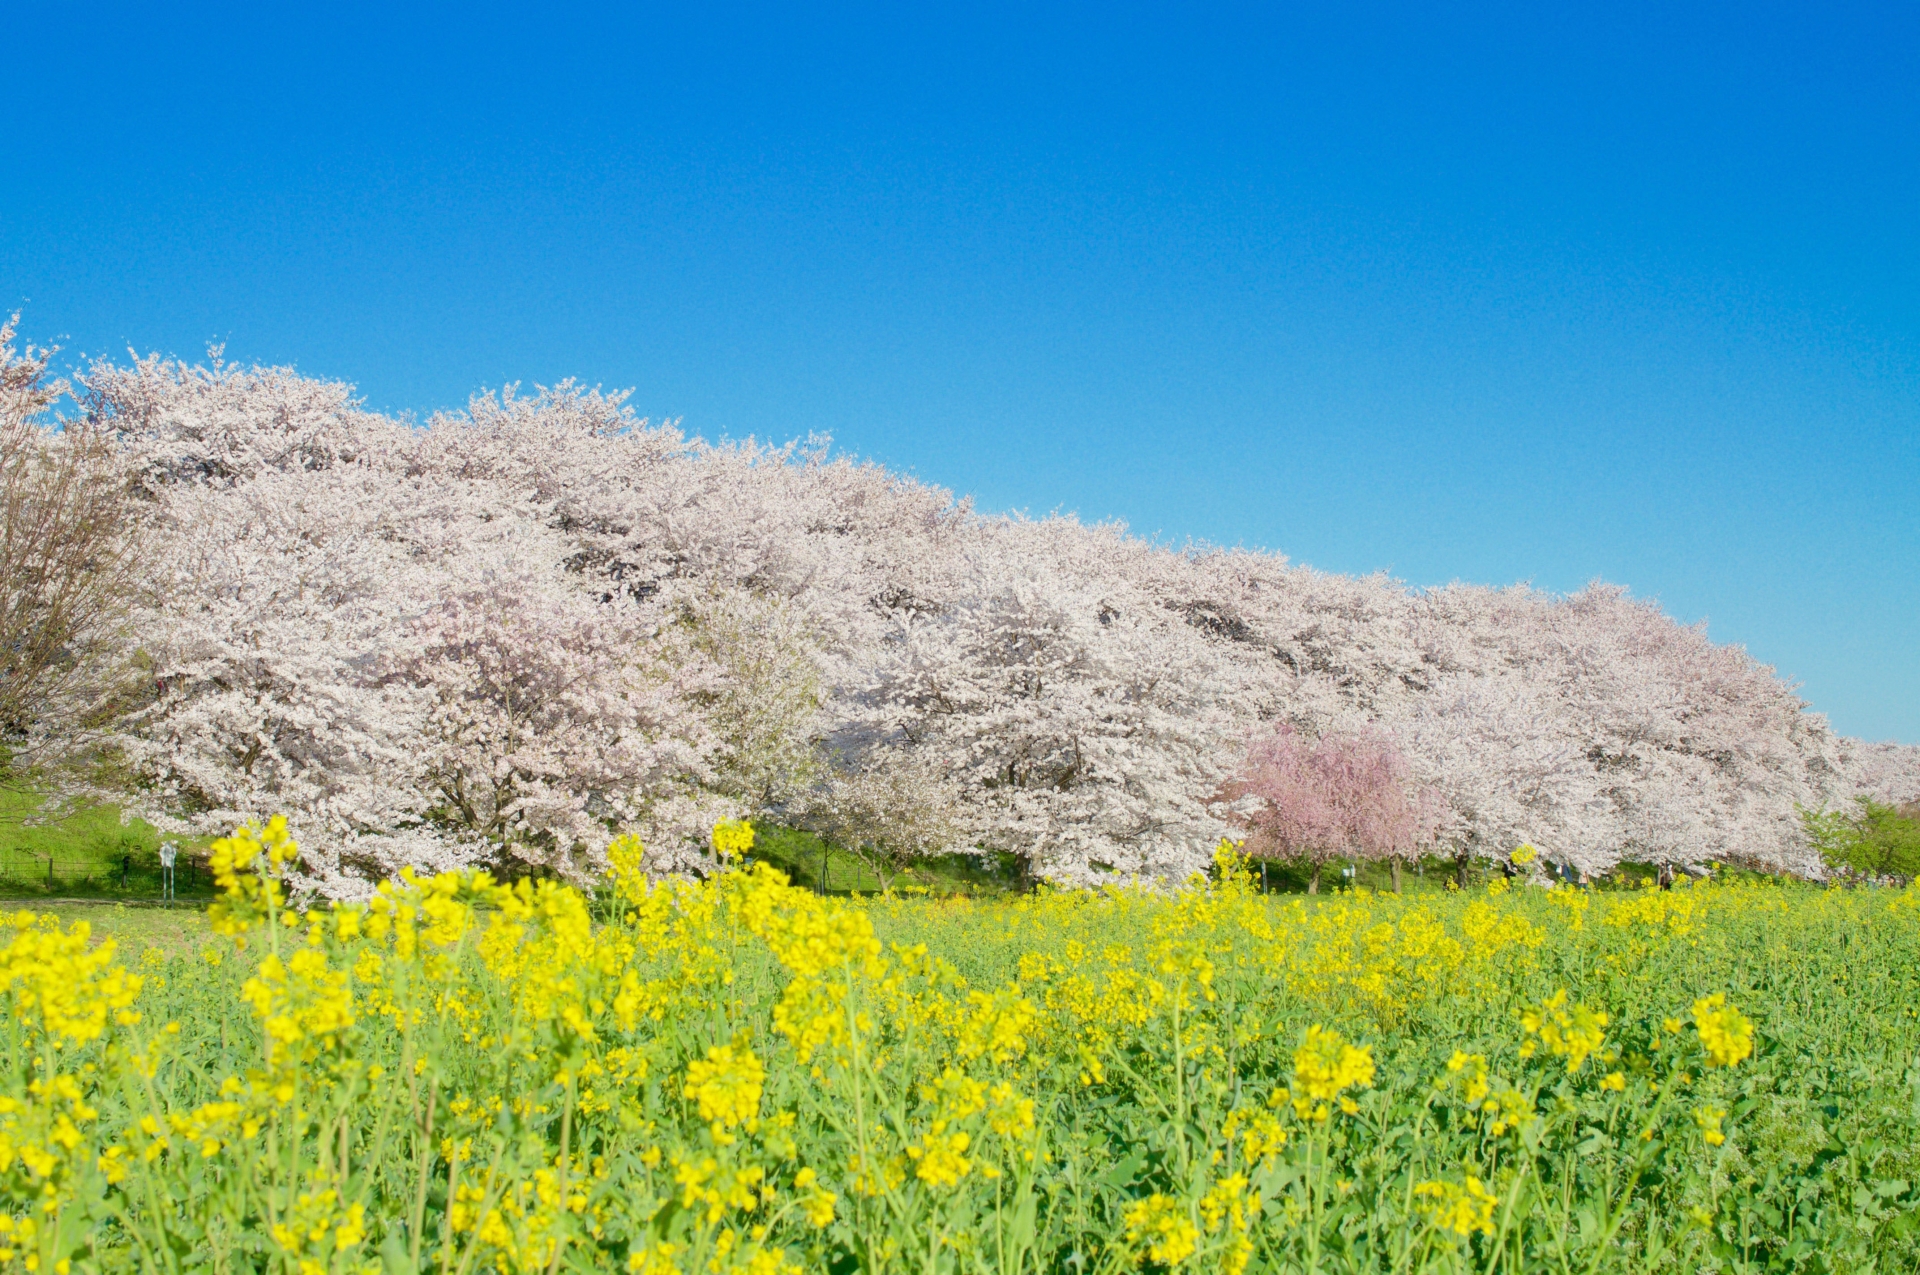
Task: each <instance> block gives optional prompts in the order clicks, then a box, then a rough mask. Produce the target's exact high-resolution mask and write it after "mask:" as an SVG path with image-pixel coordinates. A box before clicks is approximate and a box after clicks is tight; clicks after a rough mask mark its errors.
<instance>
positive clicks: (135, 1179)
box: [0, 821, 1920, 1275]
mask: <svg viewBox="0 0 1920 1275" xmlns="http://www.w3.org/2000/svg"><path fill="white" fill-rule="evenodd" d="M714 840H715V847H716V851H717V853H718V855H719V857H720V861H721V862H722V863H729V862H733V863H738V862H740V861H741V858H742V856H743V854H744V852H745V851H747V849H748V848H749V847H750V845H751V840H752V830H751V829H750V828H748V827H747V826H746V825H741V824H723V825H721V826H720V827H719V828H717V829H716V830H715V837H714ZM638 849H639V848H638V847H637V846H636V845H634V844H633V843H631V842H625V843H616V845H615V847H614V850H613V853H612V856H611V859H612V864H613V867H612V874H611V876H610V879H609V881H608V882H607V884H606V886H605V888H604V889H603V890H601V891H598V892H595V893H593V894H588V893H584V892H582V891H580V890H577V889H574V888H572V887H569V886H567V885H565V884H561V883H558V882H554V881H522V882H518V883H515V884H514V885H512V886H511V887H508V886H505V885H502V884H498V883H495V882H493V881H491V880H490V879H488V878H487V877H486V876H485V875H484V874H466V875H448V876H444V877H438V878H435V879H432V880H412V879H409V880H403V881H400V882H395V883H391V884H389V885H387V886H384V887H382V888H381V890H380V892H379V893H378V894H377V895H376V896H375V897H374V898H373V900H372V901H371V902H370V903H366V904H361V905H353V906H337V907H332V906H330V907H326V908H316V909H314V910H312V911H306V912H301V911H297V910H295V909H294V908H292V907H290V906H289V902H288V899H287V897H286V893H285V890H284V887H283V885H282V883H281V879H280V876H281V873H282V871H283V870H284V869H285V867H286V865H287V864H289V863H290V862H292V860H293V859H294V857H295V855H296V854H297V850H296V847H295V846H294V843H293V841H292V839H291V838H290V836H289V834H288V831H287V829H286V827H285V825H284V823H283V822H281V821H275V822H274V823H272V824H271V825H269V826H268V827H266V828H247V829H242V830H241V831H239V832H237V833H236V834H235V835H234V836H233V837H231V838H228V839H226V840H225V841H222V842H220V843H218V844H217V846H216V847H215V866H216V873H217V876H218V877H219V879H220V883H221V888H222V895H221V900H220V902H219V903H218V904H217V905H216V907H215V909H214V911H213V913H212V918H211V919H212V923H213V928H214V930H215V932H216V933H217V935H218V938H217V940H215V941H213V942H210V943H209V944H208V945H207V946H205V947H204V949H203V950H202V951H200V952H199V953H197V954H192V955H182V956H173V957H166V956H163V955H161V954H159V953H157V952H154V953H149V954H148V955H147V956H145V957H143V958H141V959H139V960H135V961H132V962H130V963H129V962H128V961H126V960H124V959H123V958H122V956H121V954H120V953H118V952H116V950H115V949H114V946H113V944H112V943H110V942H108V943H99V944H93V943H91V942H90V938H89V935H88V934H87V933H86V928H85V926H84V925H83V924H75V925H71V926H65V927H63V926H62V925H61V924H60V923H59V922H58V921H57V920H56V919H55V918H53V917H35V916H33V915H31V914H28V913H17V914H14V915H12V916H11V917H9V918H8V919H7V921H6V924H5V927H4V928H0V995H3V996H4V997H5V998H6V1001H7V1005H6V1013H5V1023H6V1029H5V1051H6V1053H5V1066H6V1072H5V1076H4V1079H3V1080H0V1191H3V1192H4V1200H3V1201H0V1266H4V1267H5V1268H6V1269H20V1270H26V1271H32V1272H55V1273H56V1275H72V1272H77V1271H88V1270H141V1271H167V1272H181V1271H216V1272H239V1271H272V1272H286V1273H288V1275H321V1273H322V1272H328V1273H332V1272H349V1271H354V1272H360V1271H365V1272H434V1273H436V1275H478V1273H479V1272H489V1271H500V1272H544V1273H546V1275H553V1273H555V1272H559V1271H629V1272H641V1273H644V1275H665V1273H667V1272H707V1273H711V1275H786V1273H789V1272H817V1271H831V1272H850V1271H868V1272H892V1271H900V1272H994V1273H996V1275H1012V1273H1014V1272H1070V1273H1072V1275H1093V1273H1096V1272H1101V1273H1108V1275H1112V1273H1116V1272H1122V1271H1140V1270H1145V1271H1183V1272H1185V1271H1192V1272H1214V1271H1218V1272H1230V1273H1238V1272H1243V1271H1287V1272H1432V1273H1436V1275H1437V1273H1440V1272H1466V1271H1475V1272H1488V1273H1492V1272H1501V1273H1511V1275H1524V1273H1529V1272H1541V1273H1545V1272H1553V1273H1555V1275H1569V1273H1574V1272H1583V1273H1592V1272H1626V1271H1633V1272H1642V1271H1675V1272H1693V1271H1789V1270H1807V1271H1847V1272H1865V1271H1909V1270H1914V1269H1916V1268H1920V1234H1916V1231H1917V1230H1920V1224H1917V1223H1916V1211H1915V1208H1916V1198H1917V1197H1920V1192H1917V1191H1916V1185H1915V1184H1916V1181H1920V1162H1917V1161H1920V1019H1917V1018H1916V1009H1915V1006H1916V1004H1917V1003H1920V1001H1917V999H1916V992H1920V960H1916V957H1920V894H1916V893H1915V892H1914V891H1907V892H1905V893H1897V892H1893V891H1886V890H1859V891H1839V890H1824V889H1821V888H1818V887H1815V886H1809V885H1805V884H1791V883H1772V882H1745V883H1738V884H1718V883H1714V882H1711V881H1709V882H1703V883H1699V884H1686V883H1684V882H1683V883H1682V884H1681V885H1679V886H1677V887H1676V888H1673V889H1671V890H1660V889H1653V888H1647V889H1641V890H1629V891H1619V892H1605V893H1595V892H1591V891H1581V890H1575V889H1570V888H1565V887H1562V888H1557V889H1551V890H1549V889H1545V888H1539V887H1535V886H1531V885H1519V886H1514V887H1511V888H1509V887H1508V886H1507V884H1506V883H1505V882H1504V881H1497V882H1495V884H1494V885H1493V886H1492V887H1491V888H1488V889H1484V890H1473V891H1466V892H1449V893H1446V894H1437V893H1434V894H1423V895H1419V896H1406V897H1400V896H1393V895H1373V894H1367V893H1364V892H1354V893H1346V894H1339V895H1335V896H1332V897H1327V898H1319V899H1312V900H1309V899H1303V898H1298V897H1293V898H1285V899H1281V898H1275V897H1272V896H1264V895H1262V894H1260V893H1258V892H1257V891H1256V890H1255V889H1253V887H1252V878H1251V876H1250V874H1249V873H1248V872H1247V871H1246V870H1245V867H1244V865H1243V864H1242V863H1241V862H1240V861H1239V860H1238V858H1237V857H1236V854H1235V852H1234V850H1233V848H1232V847H1231V846H1227V847H1223V848H1222V853H1221V855H1220V856H1219V862H1218V867H1217V871H1216V873H1215V874H1214V875H1213V876H1212V877H1211V878H1210V879H1208V880H1204V881H1200V880H1197V881H1195V882H1194V883H1192V884H1191V885H1190V886H1189V887H1188V888H1187V889H1185V890H1182V891H1177V892H1170V893H1165V892H1163V893H1152V892H1145V891H1113V892H1107V893H1099V894H1093V893H1088V894H1070V893H1047V892H1042V893H1039V894H1036V895H1031V896H1026V897H1022V898H1019V899H1017V900H1014V901H1006V902H994V903H984V904H983V903H977V902H971V901H968V900H965V899H955V900H947V901H930V900H899V899H895V900H831V899H824V898H821V897H819V896H817V895H814V894H812V893H810V892H806V891H802V890H798V889H795V888H793V887H792V886H790V885H789V884H788V883H787V882H786V880H785V879H784V878H783V877H782V876H781V874H780V873H779V872H777V871H775V870H774V869H772V868H770V867H768V866H766V865H764V864H760V865H753V866H743V867H736V868H733V869H730V870H727V871H724V872H721V873H719V874H717V875H715V876H714V877H713V878H711V879H709V880H706V881H701V882H683V881H674V882H664V883H650V882H648V881H647V879H646V878H645V877H644V875H643V874H641V873H640V871H639V870H638V863H639V855H638Z"/></svg>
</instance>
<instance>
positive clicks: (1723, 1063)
mask: <svg viewBox="0 0 1920 1275" xmlns="http://www.w3.org/2000/svg"><path fill="white" fill-rule="evenodd" d="M1693 1026H1694V1030H1695V1031H1697V1032H1699V1033H1700V1043H1701V1044H1702V1045H1703V1046H1705V1047H1706V1051H1707V1065H1708V1066H1709V1067H1731V1066H1733V1065H1734V1064H1735V1063H1737V1062H1739V1061H1740V1060H1741V1059H1743V1058H1745V1057H1746V1056H1747V1055H1748V1054H1751V1053H1752V1052H1753V1023H1752V1022H1750V1021H1749V1020H1748V1019H1747V1017H1746V1016H1745V1015H1744V1014H1742V1013H1741V1012H1740V1011H1739V1010H1737V1009H1735V1008H1734V1007H1733V1006H1731V1005H1729V1004H1727V997H1726V994H1725V993H1723V992H1715V993H1714V994H1713V995H1711V996H1706V997H1702V998H1701V999H1700V1000H1697V1001H1695V1002H1694V1003H1693Z"/></svg>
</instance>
